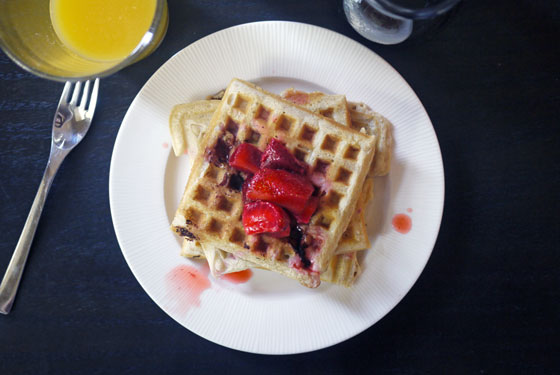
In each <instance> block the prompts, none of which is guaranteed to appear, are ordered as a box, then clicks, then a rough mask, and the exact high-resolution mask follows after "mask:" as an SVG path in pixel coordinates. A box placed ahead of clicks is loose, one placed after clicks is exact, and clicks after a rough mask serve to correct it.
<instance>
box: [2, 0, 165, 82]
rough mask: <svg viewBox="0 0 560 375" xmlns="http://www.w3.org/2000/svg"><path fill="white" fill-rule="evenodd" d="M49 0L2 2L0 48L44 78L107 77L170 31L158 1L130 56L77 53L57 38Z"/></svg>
mask: <svg viewBox="0 0 560 375" xmlns="http://www.w3.org/2000/svg"><path fill="white" fill-rule="evenodd" d="M50 1H51V0H3V1H0V48H1V49H2V50H3V51H4V52H5V53H6V55H8V56H9V57H10V58H11V59H12V60H13V61H14V62H15V63H16V64H18V65H19V66H20V67H22V68H23V69H25V70H27V71H29V72H31V73H33V74H35V75H38V76H40V77H43V78H47V79H51V80H55V81H75V80H88V79H91V78H94V77H103V76H107V75H109V74H112V73H114V72H116V71H118V70H120V69H122V68H124V67H126V66H128V65H130V64H132V63H134V62H136V61H138V60H140V59H142V58H144V57H146V56H147V55H149V54H150V53H151V52H153V51H154V50H155V49H156V48H157V47H158V45H159V44H160V43H161V41H162V39H163V37H164V35H165V33H166V31H167V25H168V12H167V1H166V0H155V1H156V6H155V13H154V17H153V20H152V22H151V24H150V27H149V29H148V30H147V31H146V33H145V34H144V35H143V37H142V39H141V40H140V42H139V43H138V44H137V45H136V47H135V48H134V49H133V50H132V52H131V53H130V54H129V55H128V56H126V57H124V58H121V59H118V60H112V61H102V60H94V59H91V58H88V57H85V56H82V55H79V54H77V53H75V52H74V51H72V49H70V48H68V46H67V45H65V44H64V42H63V41H62V40H61V39H60V38H59V37H58V35H57V34H56V32H55V30H54V27H53V24H52V22H51V14H50ZM76 1H82V0H76ZM115 1H118V0H115ZM81 16H83V17H88V16H90V17H91V16H92V15H91V14H83V15H81ZM115 16H119V15H115Z"/></svg>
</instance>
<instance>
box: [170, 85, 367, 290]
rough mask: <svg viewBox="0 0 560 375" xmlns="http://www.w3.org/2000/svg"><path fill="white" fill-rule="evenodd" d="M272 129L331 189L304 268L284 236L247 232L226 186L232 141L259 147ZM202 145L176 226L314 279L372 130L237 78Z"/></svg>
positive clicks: (334, 239) (310, 231) (344, 214)
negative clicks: (363, 129) (343, 122)
mask: <svg viewBox="0 0 560 375" xmlns="http://www.w3.org/2000/svg"><path fill="white" fill-rule="evenodd" d="M272 137H277V138H279V139H280V140H282V141H283V142H285V143H286V146H287V148H288V149H290V150H291V152H292V153H293V154H294V155H295V156H296V157H297V158H299V159H300V160H303V161H305V162H306V163H307V164H308V165H309V166H310V167H311V168H312V171H313V173H318V174H323V175H324V176H323V177H324V179H323V186H322V188H323V189H324V190H326V191H328V192H327V194H326V195H325V196H323V197H322V198H321V201H320V204H319V208H318V210H317V212H316V213H315V215H314V216H313V217H312V219H311V222H310V224H309V226H308V227H307V229H306V233H307V235H308V236H310V237H311V238H312V239H313V243H312V245H311V246H310V247H309V248H308V249H307V250H306V251H308V253H309V255H308V257H309V260H310V264H311V265H310V267H308V268H306V269H303V268H302V267H301V266H299V267H298V259H299V261H301V258H300V256H299V255H297V254H296V252H295V251H294V249H293V248H292V246H291V245H290V244H289V243H288V242H287V241H286V240H285V239H277V238H274V237H271V236H268V235H259V236H247V235H245V232H244V229H243V227H242V224H241V220H240V218H241V213H242V200H241V193H240V192H239V191H237V190H235V189H233V188H232V186H231V180H230V179H231V176H232V173H233V171H232V170H231V169H230V167H229V166H228V165H227V158H228V156H229V153H230V152H231V148H232V147H233V146H234V145H235V144H239V143H240V142H245V141H246V142H250V143H252V144H254V145H256V146H257V147H258V148H259V149H261V150H264V148H265V147H266V145H267V144H268V141H269V140H270V139H271V138H272ZM202 145H203V146H204V152H203V151H202V150H200V152H199V153H198V156H197V158H196V160H195V162H194V165H193V169H192V171H191V175H190V177H189V182H188V184H187V188H186V190H185V193H184V195H183V198H182V200H181V203H180V206H179V208H178V210H177V213H176V215H175V218H174V220H173V223H172V227H173V229H174V230H175V231H176V232H177V233H179V234H180V235H181V236H183V237H185V238H187V239H190V240H200V241H201V242H202V243H204V244H205V245H206V244H208V245H210V246H214V247H216V248H219V249H223V250H225V251H227V252H230V253H233V254H234V255H235V256H236V257H238V258H242V259H245V260H248V261H250V262H253V263H255V264H257V265H258V266H261V267H264V268H267V269H270V270H273V271H276V272H279V273H282V274H284V275H286V276H289V277H292V278H294V279H297V280H298V281H300V282H301V283H302V284H303V285H305V286H308V287H316V286H318V285H319V283H320V281H319V273H320V272H322V271H324V270H326V268H327V266H328V263H329V261H330V259H331V257H332V256H333V254H334V251H335V248H336V246H337V244H338V241H339V239H340V237H341V236H342V233H343V231H344V229H345V228H346V227H347V226H348V223H349V221H350V217H351V213H352V212H353V211H354V208H355V205H356V201H357V200H358V196H359V193H360V190H361V187H362V185H363V182H364V179H365V177H366V174H367V171H368V170H369V167H370V165H371V161H372V159H373V154H374V150H375V137H373V136H368V135H365V134H362V133H360V132H357V131H355V130H352V129H351V128H348V127H344V126H341V125H339V124H337V123H336V122H334V121H332V120H329V119H326V118H324V117H322V116H319V115H317V114H314V113H312V112H310V111H308V110H305V109H302V108H300V107H297V106H295V105H293V104H292V103H289V102H287V101H285V100H282V99H281V98H279V97H278V96H276V95H273V94H270V93H267V92H265V91H264V90H262V89H260V88H258V87H256V86H254V85H251V84H249V83H247V82H244V81H241V80H237V79H234V80H233V81H232V82H231V83H230V85H229V86H228V88H227V90H226V92H225V95H224V99H223V100H222V101H221V103H220V106H219V107H218V109H217V110H216V112H215V113H214V116H213V118H212V121H211V124H210V128H209V129H208V131H207V132H206V135H205V137H204V139H203V140H202ZM299 264H301V263H299Z"/></svg>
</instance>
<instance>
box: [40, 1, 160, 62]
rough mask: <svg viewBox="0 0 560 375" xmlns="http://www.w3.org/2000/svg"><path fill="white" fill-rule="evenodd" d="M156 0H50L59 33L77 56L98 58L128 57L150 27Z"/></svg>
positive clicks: (101, 59) (52, 18)
mask: <svg viewBox="0 0 560 375" xmlns="http://www.w3.org/2000/svg"><path fill="white" fill-rule="evenodd" d="M155 11H156V0H51V1H50V13H51V21H52V24H53V27H54V29H55V32H56V34H57V36H58V37H59V38H60V39H61V40H62V42H63V43H64V44H65V45H66V46H67V47H68V48H69V49H71V50H72V51H74V52H75V53H77V54H78V55H80V56H82V57H84V58H87V59H90V60H96V61H118V60H123V59H125V58H126V57H127V56H128V55H130V53H131V52H132V51H133V50H134V48H135V47H136V46H137V45H138V43H140V41H141V40H142V37H143V36H144V34H145V33H146V31H148V29H149V28H150V25H151V24H152V21H153V18H154V14H155Z"/></svg>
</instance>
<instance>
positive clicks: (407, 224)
mask: <svg viewBox="0 0 560 375" xmlns="http://www.w3.org/2000/svg"><path fill="white" fill-rule="evenodd" d="M391 223H392V224H393V228H394V229H395V230H396V231H397V232H399V233H401V234H407V233H408V232H410V229H411V228H412V219H411V218H410V216H408V215H407V214H396V215H395V216H393V220H392V222H391Z"/></svg>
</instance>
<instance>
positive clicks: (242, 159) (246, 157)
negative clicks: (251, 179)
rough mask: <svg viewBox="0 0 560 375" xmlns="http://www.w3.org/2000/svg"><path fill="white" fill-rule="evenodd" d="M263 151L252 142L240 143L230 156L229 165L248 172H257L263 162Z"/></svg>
mask: <svg viewBox="0 0 560 375" xmlns="http://www.w3.org/2000/svg"><path fill="white" fill-rule="evenodd" d="M261 157H262V152H261V151H260V150H259V149H258V148H256V147H255V146H253V145H252V144H250V143H242V144H240V145H239V146H238V147H237V148H236V149H235V150H234V151H233V153H232V154H231V156H230V157H229V165H231V166H232V167H233V168H235V169H238V170H240V171H243V172H247V173H256V172H257V171H258V170H259V168H260V164H261Z"/></svg>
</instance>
